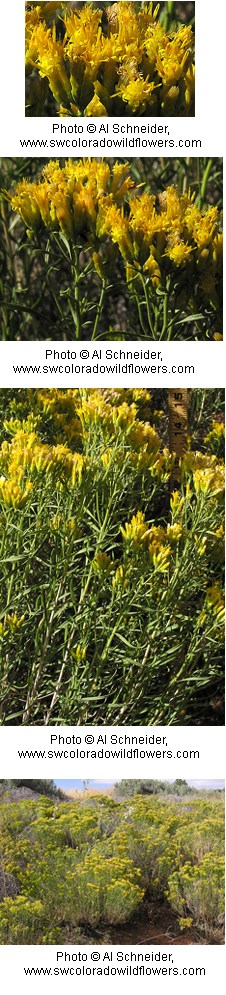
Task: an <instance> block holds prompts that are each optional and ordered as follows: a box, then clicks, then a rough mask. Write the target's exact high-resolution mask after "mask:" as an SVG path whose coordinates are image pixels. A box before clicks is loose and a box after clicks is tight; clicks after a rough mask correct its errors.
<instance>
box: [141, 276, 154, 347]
mask: <svg viewBox="0 0 226 995" xmlns="http://www.w3.org/2000/svg"><path fill="white" fill-rule="evenodd" d="M141 281H142V287H143V291H144V296H145V304H146V308H147V316H148V324H149V328H150V330H151V334H152V338H153V339H154V337H155V332H154V328H153V321H152V316H151V311H150V301H149V297H148V292H147V287H146V281H145V278H144V277H143V274H141Z"/></svg>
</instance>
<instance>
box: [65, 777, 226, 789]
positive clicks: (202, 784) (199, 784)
mask: <svg viewBox="0 0 226 995" xmlns="http://www.w3.org/2000/svg"><path fill="white" fill-rule="evenodd" d="M165 780H166V781H167V780H168V781H172V780H173V778H165ZM186 780H187V782H188V784H190V785H191V786H192V787H194V788H197V789H198V790H201V789H202V788H204V790H208V791H216V790H217V789H218V788H224V781H222V780H221V779H220V778H219V779H218V780H217V779H214V780H209V779H207V778H206V779H205V778H202V779H201V778H199V780H194V779H193V780H191V779H189V778H186ZM54 783H55V784H57V787H58V788H64V789H65V790H68V791H69V790H70V788H73V789H74V790H77V791H81V789H82V788H83V784H84V782H83V781H69V780H68V781H66V780H59V781H55V782H54ZM115 783H116V782H115V781H92V780H90V781H89V785H88V786H89V788H93V789H96V788H98V789H101V788H108V787H109V788H110V787H111V786H112V785H114V784H115Z"/></svg>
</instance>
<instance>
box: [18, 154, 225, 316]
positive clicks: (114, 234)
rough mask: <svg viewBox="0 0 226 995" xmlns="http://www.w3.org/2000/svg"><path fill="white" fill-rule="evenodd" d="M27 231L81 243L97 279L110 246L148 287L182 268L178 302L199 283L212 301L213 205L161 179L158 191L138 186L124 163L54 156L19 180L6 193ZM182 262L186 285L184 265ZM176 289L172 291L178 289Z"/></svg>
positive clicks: (218, 253) (215, 262) (215, 266)
mask: <svg viewBox="0 0 226 995" xmlns="http://www.w3.org/2000/svg"><path fill="white" fill-rule="evenodd" d="M9 200H10V203H11V206H12V209H13V211H16V212H17V213H18V214H19V215H20V217H21V218H22V220H23V222H24V224H25V225H26V227H27V228H28V229H29V230H30V231H31V232H38V231H39V230H40V229H41V230H42V229H45V228H46V229H47V231H48V232H49V233H50V234H51V232H52V233H55V234H57V233H59V232H61V233H63V235H64V237H66V238H67V239H68V241H69V243H70V246H71V247H73V246H75V245H76V246H78V247H82V246H84V245H85V246H86V248H89V251H90V253H91V256H92V260H93V265H94V268H95V269H96V271H97V273H98V275H99V276H100V278H101V279H104V278H105V277H107V276H108V273H109V274H110V273H111V267H112V260H113V259H117V254H119V255H120V256H121V257H122V260H123V262H124V269H125V277H126V280H127V282H128V284H129V286H130V285H131V284H132V285H134V282H135V284H137V286H138V289H139V284H140V281H141V280H142V279H145V281H146V283H148V284H149V285H150V287H151V288H152V290H153V291H156V289H158V288H161V289H164V290H165V288H166V285H167V284H168V283H169V281H170V280H171V283H172V288H174V286H175V280H178V278H179V276H181V281H182V286H181V294H182V296H181V306H182V308H183V306H184V305H185V304H186V301H187V300H188V301H189V302H190V303H189V307H190V306H191V302H192V300H193V298H194V288H195V287H196V288H197V287H198V289H199V297H201V299H203V302H204V304H206V303H207V302H208V301H209V302H211V304H213V305H214V306H216V305H217V303H218V296H219V294H218V284H219V283H220V282H221V273H222V251H223V239H222V234H221V231H220V216H219V212H218V209H217V207H209V208H208V209H207V210H205V211H204V210H200V208H198V207H197V205H196V204H195V203H194V198H193V195H192V194H191V193H190V192H189V191H188V193H186V194H182V195H181V194H180V193H179V191H178V190H177V188H176V187H174V186H170V187H167V188H166V190H164V191H163V192H162V193H160V194H159V197H156V196H153V195H152V194H151V193H147V192H141V191H140V189H139V187H138V188H137V187H136V186H135V184H134V181H133V179H132V177H131V175H130V171H129V165H128V163H118V162H116V163H115V164H113V165H110V164H109V163H107V162H106V161H101V160H89V159H87V160H86V159H84V160H70V159H69V160H67V161H66V163H65V165H63V166H61V165H60V163H59V162H58V161H57V160H56V161H55V160H54V161H51V160H50V161H49V163H48V165H47V166H45V167H44V169H43V171H42V173H41V175H40V179H39V181H38V182H28V181H27V180H22V181H21V182H20V183H19V184H18V185H17V187H16V189H15V191H14V193H12V195H11V196H10V197H9ZM185 270H186V285H185V280H184V273H185ZM178 292H179V291H178Z"/></svg>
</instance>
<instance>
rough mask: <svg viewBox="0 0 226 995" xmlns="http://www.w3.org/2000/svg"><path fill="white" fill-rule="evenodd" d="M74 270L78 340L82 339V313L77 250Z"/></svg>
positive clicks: (75, 316) (76, 251) (74, 254)
mask: <svg viewBox="0 0 226 995" xmlns="http://www.w3.org/2000/svg"><path fill="white" fill-rule="evenodd" d="M73 257H74V258H73V270H74V292H75V311H74V320H75V330H76V339H80V338H81V311H80V296H79V253H78V250H77V249H74V252H73Z"/></svg>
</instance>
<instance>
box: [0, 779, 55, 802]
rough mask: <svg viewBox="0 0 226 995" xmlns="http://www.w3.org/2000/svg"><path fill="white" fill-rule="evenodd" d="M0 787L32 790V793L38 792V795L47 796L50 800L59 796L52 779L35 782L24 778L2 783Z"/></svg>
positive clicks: (0, 782)
mask: <svg viewBox="0 0 226 995" xmlns="http://www.w3.org/2000/svg"><path fill="white" fill-rule="evenodd" d="M0 785H4V787H6V788H30V790H31V791H37V794H41V795H47V796H49V797H50V798H52V797H53V796H57V795H58V794H59V792H58V789H57V788H56V785H55V784H54V781H52V780H51V779H50V780H45V779H44V780H43V779H42V780H39V781H33V780H32V779H31V778H28V779H27V780H25V778H22V779H20V780H8V781H0Z"/></svg>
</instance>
